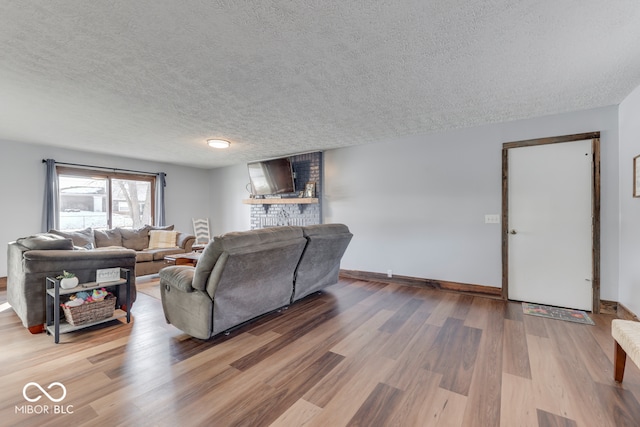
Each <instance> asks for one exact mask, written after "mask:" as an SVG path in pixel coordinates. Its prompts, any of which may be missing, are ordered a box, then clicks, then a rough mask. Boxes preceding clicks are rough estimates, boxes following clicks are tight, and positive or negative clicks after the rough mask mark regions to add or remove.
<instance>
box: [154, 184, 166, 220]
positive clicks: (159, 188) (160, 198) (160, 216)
mask: <svg viewBox="0 0 640 427" xmlns="http://www.w3.org/2000/svg"><path fill="white" fill-rule="evenodd" d="M166 176H167V175H166V174H165V173H164V172H160V173H158V175H157V176H156V224H155V225H157V226H159V227H161V226H163V225H166V224H165V218H164V187H165V186H166V185H167V182H166V180H165V177H166Z"/></svg>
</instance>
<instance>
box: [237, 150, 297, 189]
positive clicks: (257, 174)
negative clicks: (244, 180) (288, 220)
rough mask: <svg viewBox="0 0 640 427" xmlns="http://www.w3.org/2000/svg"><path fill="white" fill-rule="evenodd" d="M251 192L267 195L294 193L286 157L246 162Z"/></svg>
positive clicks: (290, 170) (291, 170) (288, 161)
mask: <svg viewBox="0 0 640 427" xmlns="http://www.w3.org/2000/svg"><path fill="white" fill-rule="evenodd" d="M247 168H248V169H249V180H250V181H251V194H253V195H254V196H267V195H273V194H287V193H295V191H296V187H295V183H294V180H293V169H292V167H291V161H290V160H289V159H288V158H286V157H285V158H281V159H272V160H264V161H260V162H252V163H248V164H247Z"/></svg>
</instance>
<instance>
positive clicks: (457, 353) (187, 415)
mask: <svg viewBox="0 0 640 427" xmlns="http://www.w3.org/2000/svg"><path fill="white" fill-rule="evenodd" d="M155 283H157V282H155ZM153 285H154V282H151V283H147V284H146V285H145V284H141V287H142V288H145V287H147V288H148V287H152V286H153ZM143 291H144V289H143ZM145 292H146V291H145ZM149 293H150V294H153V292H152V291H151V292H149ZM4 301H6V293H5V292H2V293H0V307H2V302H4ZM0 310H2V311H1V312H0V339H1V341H0V342H1V343H2V344H1V350H0V384H1V385H2V386H1V387H0V425H12V426H21V425H23V426H31V425H38V426H41V425H87V426H96V425H104V426H113V425H122V426H148V425H154V426H155V425H157V426H165V425H166V426H177V425H180V426H198V425H215V426H268V425H272V426H287V427H289V426H302V425H304V426H483V427H486V426H616V427H619V426H637V425H640V404H639V403H638V402H639V401H640V371H639V370H638V368H637V367H636V366H635V365H634V364H633V363H631V362H630V363H627V371H626V374H625V377H624V382H623V383H622V384H616V383H615V382H614V381H613V345H614V344H613V340H612V338H611V334H610V328H611V320H612V318H613V317H612V316H610V315H606V314H599V315H592V318H593V319H594V321H595V322H596V325H595V326H588V325H581V324H576V323H570V322H563V321H560V320H549V319H544V318H540V317H533V316H527V315H523V314H522V309H521V306H520V304H516V303H509V302H504V301H501V300H496V299H488V298H482V297H474V296H468V295H462V294H455V293H446V292H442V291H437V290H431V289H420V288H415V287H406V286H401V285H398V284H383V283H377V282H366V281H356V280H350V279H349V280H346V279H343V280H341V282H340V283H339V284H337V285H335V286H332V287H330V288H329V289H328V290H327V291H326V292H324V293H322V294H315V295H312V296H310V297H308V298H306V299H304V300H302V301H300V302H298V303H296V304H294V305H292V306H290V307H289V308H288V309H286V310H282V311H281V312H279V313H273V314H270V315H267V316H266V317H264V318H262V319H259V320H258V321H256V322H254V323H251V324H249V325H245V326H243V327H241V328H239V329H237V330H236V331H233V332H232V333H231V334H230V335H229V336H219V337H216V338H214V339H212V340H209V341H202V340H198V339H194V338H190V337H189V336H187V335H185V334H183V333H181V332H180V331H179V330H177V329H175V328H174V327H172V326H171V325H167V324H166V323H165V321H164V317H163V314H162V307H161V302H160V301H159V300H157V299H156V298H153V297H151V296H149V295H146V294H144V293H142V292H140V293H139V294H138V301H137V302H136V304H135V305H134V307H133V315H134V316H133V317H134V319H133V321H132V323H130V324H126V323H120V322H119V321H116V322H114V323H111V324H108V325H106V326H102V327H95V328H90V329H86V330H82V331H78V332H74V333H71V334H66V335H62V336H61V341H60V344H57V345H56V344H54V343H53V339H52V337H50V336H48V335H46V334H39V335H30V334H29V333H28V331H27V330H26V329H25V328H24V327H23V326H22V325H21V323H20V321H19V320H18V318H17V316H16V315H15V314H14V313H13V311H12V310H11V309H0ZM29 382H36V383H38V384H40V385H41V386H42V387H43V388H45V390H46V387H47V386H48V385H50V384H51V383H53V382H59V383H61V384H63V385H64V387H65V388H66V392H67V394H66V396H65V398H64V400H62V401H60V402H59V403H53V402H52V401H50V400H49V399H48V398H47V396H45V395H44V393H43V392H41V391H39V390H38V389H37V388H36V387H35V386H34V385H31V386H27V384H28V383H29ZM25 386H27V387H25ZM23 390H24V392H26V395H27V397H29V398H30V399H35V398H36V397H38V396H42V398H41V399H40V400H39V401H37V402H33V403H30V402H28V401H27V400H26V399H25V397H24V396H23ZM46 391H47V392H48V393H50V395H51V396H52V397H53V398H56V399H57V398H60V397H61V395H62V389H61V387H60V386H57V385H53V386H52V387H51V389H50V390H46ZM56 405H57V407H58V412H61V410H64V411H65V412H66V413H53V412H54V411H55V410H56ZM28 406H31V407H32V409H34V410H36V411H37V410H38V406H40V409H39V410H40V411H43V410H44V409H43V408H44V407H45V406H46V407H47V408H48V409H49V413H48V414H47V413H41V414H28V413H24V412H27V411H28ZM16 408H18V409H16ZM21 411H22V412H21ZM68 412H72V413H68Z"/></svg>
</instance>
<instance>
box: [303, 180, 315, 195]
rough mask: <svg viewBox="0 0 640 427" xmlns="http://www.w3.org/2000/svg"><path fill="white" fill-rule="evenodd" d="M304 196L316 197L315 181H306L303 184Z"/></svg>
mask: <svg viewBox="0 0 640 427" xmlns="http://www.w3.org/2000/svg"><path fill="white" fill-rule="evenodd" d="M304 197H308V198H314V197H316V183H315V182H307V184H306V185H305V186H304Z"/></svg>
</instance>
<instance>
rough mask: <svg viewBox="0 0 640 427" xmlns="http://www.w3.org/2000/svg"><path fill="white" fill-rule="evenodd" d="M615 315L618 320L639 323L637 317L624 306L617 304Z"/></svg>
mask: <svg viewBox="0 0 640 427" xmlns="http://www.w3.org/2000/svg"><path fill="white" fill-rule="evenodd" d="M616 314H617V316H618V317H619V318H620V319H626V320H635V321H636V322H637V321H640V319H638V316H636V315H635V313H634V312H633V311H631V310H629V309H628V308H627V307H625V306H624V304H622V303H620V302H619V303H618V309H617V310H616Z"/></svg>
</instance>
